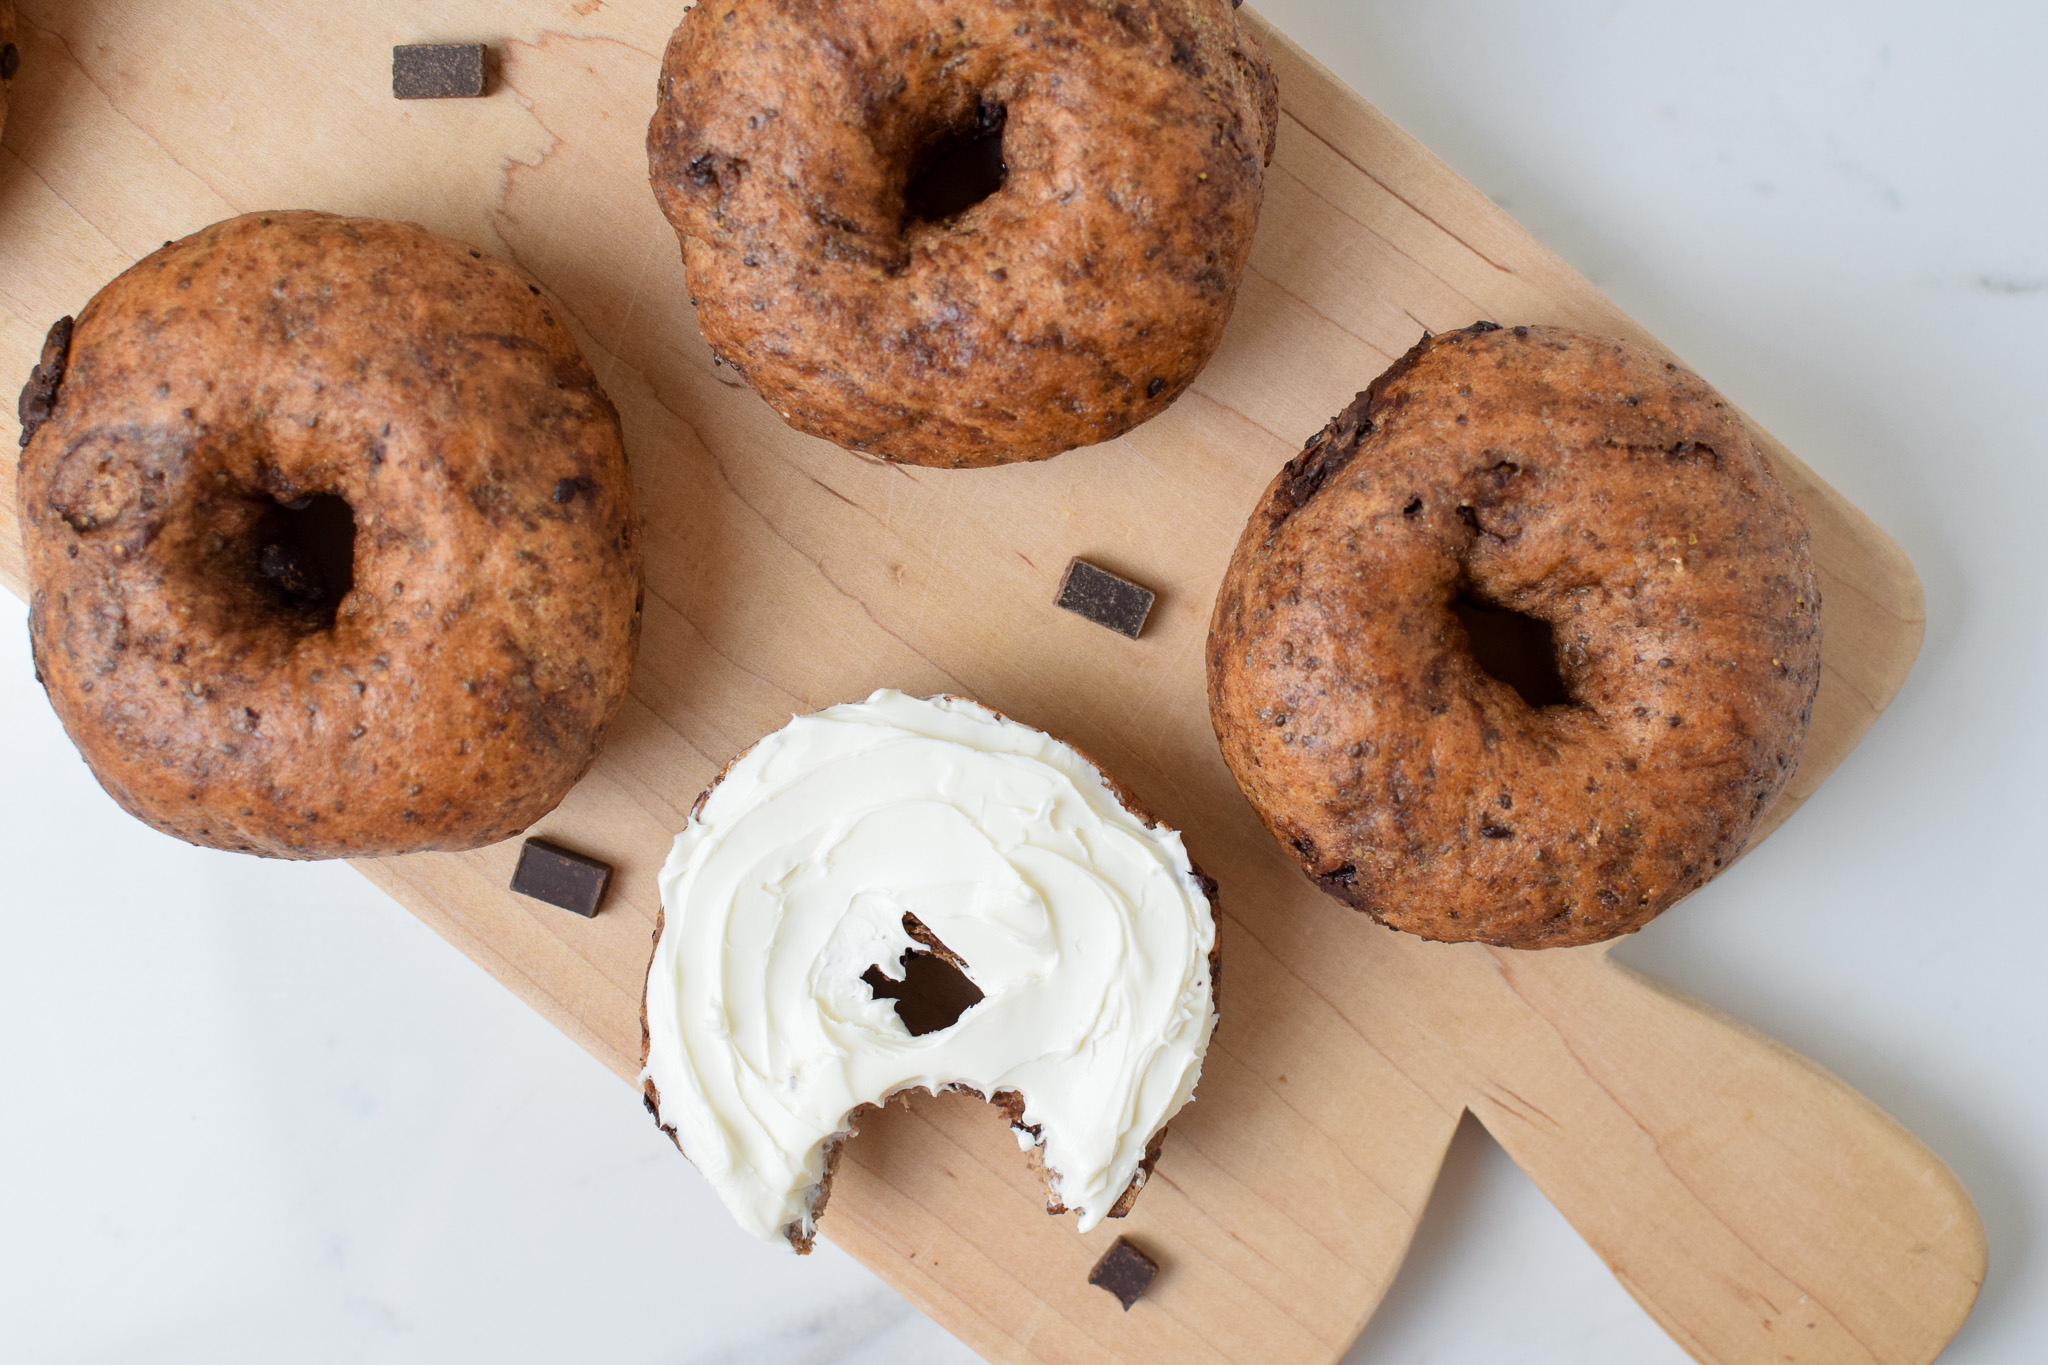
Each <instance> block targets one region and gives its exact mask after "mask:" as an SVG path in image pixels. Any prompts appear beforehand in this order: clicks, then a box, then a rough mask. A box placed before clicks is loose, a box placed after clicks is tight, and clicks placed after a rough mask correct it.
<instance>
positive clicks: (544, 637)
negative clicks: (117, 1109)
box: [19, 213, 640, 858]
mask: <svg viewBox="0 0 2048 1365" xmlns="http://www.w3.org/2000/svg"><path fill="white" fill-rule="evenodd" d="M68 321H69V320H68V319H67V322H68ZM60 330H61V329H60ZM62 340H64V338H61V337H59V336H58V335H57V334H56V333H53V335H52V346H51V348H50V349H49V350H47V351H46V353H45V357H44V364H42V365H40V366H39V367H38V371H37V378H36V379H35V380H34V381H32V383H31V385H30V391H29V392H27V393H25V394H24V396H23V414H24V418H25V421H26V419H29V418H31V417H32V416H33V415H34V412H41V413H43V414H46V420H44V421H42V422H41V424H40V425H34V426H33V434H32V436H30V438H29V439H28V440H27V442H26V449H25V450H24V452H23V454H22V465H21V480H20V494H19V498H20V514H21V522H22V530H23V540H24V548H25V550H26V552H27V560H28V576H29V587H30V594H31V597H30V609H29V634H30V640H31V643H32V645H33V647H34V653H35V660H36V667H37V672H38V674H39V676H40V677H41V679H42V681H43V684H44V686H45V688H46V689H47V690H48V692H49V696H50V701H51V703H52V705H53V706H55V708H56V710H57V714H58V716H59V717H60V718H61V719H62V720H63V722H64V727H65V729H66V730H67V731H68V732H69V733H70V735H71V737H72V740H73V741H74V742H75V743H76V744H77V745H78V748H79V752H80V753H81V754H83V755H84V757H85V760H86V762H87V763H88V764H89V765H90V766H91V767H92V770H93V772H94V774H95V775H96V776H97V777H98V778H99V780H100V782H101V784H102V785H103V786H105V787H106V789H107V791H108V792H109V793H111V794H112V795H113V797H114V799H115V800H117V801H119V802H120V803H121V805H122V806H124V807H126V808H127V809H128V810H129V811H131V812H132V813H134V814H135V815H137V816H139V817H140V818H141V819H143V820H145V821H147V822H149V823H150V824H152V825H154V826H156V827H157V828H158V829H161V830H163V831H165V832H166V833H169V834H173V835H176V836H177V837H178V838H181V839H184V840H187V841H189V842H191V843H195V844H203V845H208V846H212V847H216V848H227V849H236V850H240V851H243V852H250V853H261V854H267V855H270V856H273V857H282V858H330V857H342V856H349V857H359V856H365V855H380V854H392V853H403V852H411V851H416V850H421V849H444V850H445V849H464V848H474V847H477V846H480V845H483V844H488V843H492V842H495V841H497V840H499V839H503V838H506V837H507V836H509V835H512V834H514V833H517V832H518V831H519V830H521V829H523V828H525V827H526V826H527V825H529V824H531V823H532V822H533V821H534V820H536V819H537V818H539V817H540V816H541V815H543V814H545V813H546V812H547V811H548V810H549V809H551V808H552V807H553V806H554V805H555V804H556V802H558V801H559V800H560V799H561V798H562V796H563V795H564V794H565V793H566V792H567V791H568V789H569V787H570V786H571V785H572V784H573V783H574V782H575V780H576V778H577V777H578V776H579V775H581V774H582V773H583V771H584V770H585V769H586V768H588V767H589V765H590V762H591V760H592V758H593V757H594V756H595V754H596V752H597V746H598V742H599V738H600V736H601V735H602V734H603V732H604V729H605V725H606V723H607V722H608V721H609V719H610V718H611V715H612V713H613V711H614V710H615V709H616V708H617V706H618V704H619V702H620V700H621V698H622V697H623V696H624V693H625V689H626V679H627V674H628V671H629V669H630V668H631V664H632V657H633V650H634V644H635V641H636V639H637V635H638V629H639V610H638V595H639V587H640V557H639V550H638V547H637V544H636V538H635V537H636V533H635V529H634V522H633V512H632V498H633V490H632V485H631V482H630V478H629V475H628V472H627V468H626V461H625V453H624V449H623V446H622V444H621V440H620V432H619V422H618V416H617V414H616V413H615V412H614V411H613V409H612V406H611V404H610V402H609V401H607V400H606V398H605V395H604V393H603V391H602V390H601V389H600V388H599V387H598V384H597V380H596V378H595V377H594V376H593V375H592V374H591V371H590V368H589V366H588V365H586V364H585V363H584V360H583V357H582V355H581V353H580V352H579V351H578V350H577V347H576V343H575V341H574V339H573V338H572V337H571V336H570V335H569V333H568V331H567V330H566V329H565V328H564V327H563V326H562V325H561V323H560V322H558V321H557V320H556V318H555V316H554V313H553V310H552V307H551V305H550V304H549V303H548V301H547V300H546V299H545V298H544V297H542V296H541V293H540V290H539V288H538V286H535V285H533V284H532V283H530V282H529V281H528V280H527V278H526V277H525V276H524V275H523V274H521V273H520V272H519V271H518V270H517V269H515V268H514V267H512V266H510V265H507V264H506V263H504V262H502V261H499V260H496V259H494V258H492V257H490V256H487V255H485V254H483V253H482V252H479V251H476V250H474V249H472V248H470V247H467V246H465V245H464V244H462V243H460V242H455V241H450V240H448V239H447V238H443V237H437V236H435V235H433V234H431V233H429V232H427V231H425V230H424V229H422V228H419V227H416V226H413V225H411V224H405V223H387V222H381V221H377V220H373V219H362V218H339V217H334V216H331V215H328V214H318V213H269V214H260V215H250V216H247V217H243V218H236V219H232V220H230V221H228V222H224V223H220V224H216V225H215V226H213V227H210V228H207V229H205V230H204V231H202V232H199V233H196V234H194V235H193V236H191V237H187V238H185V239H184V240H183V241H179V242H173V243H169V244H167V245H166V246H165V247H164V248H163V249H162V250H161V251H158V252H155V253H153V254H151V255H150V256H148V257H145V258H144V259H143V260H142V261H140V262H138V263H137V264H136V265H135V266H134V267H133V268H132V269H130V270H128V271H127V272H125V273H124V274H122V275H121V276H120V277H119V278H117V279H116V280H114V281H113V283H111V284H109V285H108V286H107V287H106V288H105V289H103V290H101V291H100V293H99V294H98V295H97V296H96V297H95V298H94V299H93V300H92V302H91V303H89V304H88V305H87V306H86V308H85V310H84V311H83V312H82V313H81V314H80V315H79V317H78V320H77V325H76V327H75V329H73V330H72V331H71V333H70V335H69V337H68V346H65V345H60V344H59V343H60V342H61V341H62ZM53 366H54V368H53ZM38 404H40V406H38ZM32 410H33V411H32ZM28 424H30V425H33V424H32V423H28ZM316 493H333V494H338V495H340V496H341V497H343V498H345V499H346V500H347V501H348V503H349V504H350V505H351V507H352V509H353V511H354V515H355V525H356V533H355V550H354V587H353V590H352V591H351V592H349V593H348V595H347V596H346V597H343V598H341V599H340V601H339V604H338V606H332V605H330V607H329V610H330V611H331V612H332V617H331V621H332V623H331V625H329V624H328V621H327V618H325V617H323V616H321V615H320V614H319V613H317V612H313V613H309V611H308V610H307V609H306V608H305V607H304V606H303V605H302V604H294V603H293V602H292V601H290V600H288V599H285V598H281V597H280V596H279V595H278V594H277V593H276V591H275V590H274V587H273V585H272V584H270V583H267V582H266V581H265V580H264V578H263V577H262V575H261V573H260V572H259V570H258V568H257V560H258V558H259V553H258V545H257V544H256V541H257V538H258V537H259V535H260V534H262V533H261V532H259V529H258V528H259V526H260V525H262V524H264V518H265V517H272V518H274V517H275V516H276V515H277V513H276V510H275V509H276V506H277V503H279V502H287V501H291V500H294V499H298V498H302V497H305V496H307V495H310V494H316Z"/></svg>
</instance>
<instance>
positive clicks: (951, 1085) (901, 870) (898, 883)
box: [641, 691, 1217, 1251]
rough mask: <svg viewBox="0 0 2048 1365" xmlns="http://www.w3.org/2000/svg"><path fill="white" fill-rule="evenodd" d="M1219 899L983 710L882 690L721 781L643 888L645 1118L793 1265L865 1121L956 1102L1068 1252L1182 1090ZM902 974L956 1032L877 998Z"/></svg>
mask: <svg viewBox="0 0 2048 1365" xmlns="http://www.w3.org/2000/svg"><path fill="white" fill-rule="evenodd" d="M1213 893H1214V884H1213V883H1211V882H1209V881H1208V880H1207V879H1206V878H1204V877H1203V876H1202V875H1201V873H1200V872H1199V871H1198V870H1196V868H1195V866H1194V864H1193V863H1192V862H1191V861H1190V860H1189V857H1188V854H1187V850H1186V849H1185V847H1183V845H1182V842H1181V837H1180V835H1179V834H1178V833H1177V832H1176V831H1174V830H1172V829H1170V828H1168V827H1166V826H1165V825H1163V824H1161V823H1159V822H1158V821H1157V820H1155V819H1153V818H1152V817H1151V816H1149V815H1147V814H1146V813H1145V812H1144V811H1143V809H1142V808H1140V807H1139V806H1138V805H1137V803H1136V802H1135V801H1134V800H1133V799H1132V798H1131V797H1130V796H1129V794H1128V793H1126V792H1125V791H1124V790H1123V789H1122V788H1121V787H1119V786H1117V785H1116V784H1115V783H1114V782H1113V781H1111V780H1110V779H1109V778H1108V777H1106V776H1105V775H1104V774H1103V773H1102V772H1101V770H1100V769H1098V768H1097V767H1095V765H1094V764H1092V763H1090V762H1089V761H1088V760H1087V758H1086V757H1084V756H1083V755H1082V754H1080V753H1079V752H1078V751H1077V750H1075V749H1073V748H1072V747H1070V746H1068V745H1066V744H1062V743H1060V742H1059V741H1058V740H1055V739H1053V738H1052V737H1051V736H1049V735H1046V734H1044V733H1043V732H1041V731H1038V730H1034V729H1032V728H1031V727H1029V726H1026V725H1022V724H1019V723H1017V722H1016V721H1013V720H1009V719H1007V718H1006V717H1003V716H1001V715H999V714H997V713H996V712H993V711H990V710H988V709H987V708H986V707H983V706H980V705H978V704H976V703H974V702H971V701H967V700H965V699H964V698H960V697H933V698H930V699H929V700H920V699H918V698H914V697H907V696H904V695H903V694H902V693H900V692H893V691H881V692H877V693H875V694H874V695H873V696H870V697H869V698H868V699H867V700H866V701H863V702H856V703H849V704H846V705H841V706H834V707H830V708H828V709H826V710H824V711H821V712H818V713H816V714H814V715H808V716H799V717H797V718H796V719H794V720H792V721H791V722H790V723H789V724H788V725H786V726H784V727H783V728H782V729H780V730H777V731H776V732H775V733H773V734H771V735H769V736H767V737H766V738H764V739H762V740H761V741H760V742H759V743H757V744H755V745H754V746H753V747H752V748H750V749H749V750H747V751H746V752H745V753H744V754H742V755H740V757H738V758H736V759H735V760H733V762H732V763H731V764H729V765H728V766H727V768H726V769H725V771H724V772H722V773H720V774H719V776H718V778H717V779H716V780H715V781H714V782H713V783H712V785H711V787H710V788H708V789H707V790H706V791H705V793H704V795H703V796H702V797H700V798H699V800H698V802H697V805H696V808H695V809H694V810H693V811H692V812H691V815H690V821H689V825H688V827H687V828H685V829H684V830H683V832H682V833H681V834H679V835H678V836H677V837H676V842H675V847H674V850H673V851H672V852H671V853H670V855H669V859H668V862H667V864H666V865H665V866H664V867H663V868H662V872H661V898H662V919H661V923H660V925H659V927H658V928H657V930H656V937H655V949H654V957H653V960H652V962H651V963H650V964H649V966H648V971H647V989H646V994H645V996H644V997H643V1006H642V1015H641V1019H642V1025H643V1028H644V1030H645V1040H646V1054H645V1062H646V1065H645V1069H644V1070H643V1072H642V1073H641V1082H642V1086H643V1089H644V1093H645V1096H646V1100H647V1105H648V1108H649V1109H650V1110H652V1111H653V1112H654V1114H655V1121H656V1122H657V1123H659V1124H660V1125H661V1126H662V1128H663V1130H664V1131H665V1132H667V1133H668V1134H669V1135H670V1136H671V1137H673V1138H674V1139H675V1141H676V1144H677V1146H678V1147H680V1148H681V1149H682V1151H683V1152H684V1154H685V1155H687V1156H688V1157H689V1158H690V1160H691V1161H692V1162H693V1163H695V1165H696V1166H697V1168H698V1170H699V1171H701V1172H702V1173H703V1175H704V1177H705V1178H706V1179H707V1180H708V1181H710V1183H711V1185H712V1188H713V1189H714V1190H716V1191H717V1193H718V1195H719V1197H720V1199H721V1200H723V1201H724V1203H725V1205H726V1207H727V1208H728V1209H729V1210H730V1211H731V1212H732V1214H733V1217H734V1218H735V1219H736V1220H738V1222H739V1223H740V1225H741V1226H742V1227H745V1228H746V1229H747V1230H749V1231H750V1232H752V1233H754V1234H755V1235H756V1236H759V1237H763V1238H777V1237H781V1238H786V1239H787V1240H788V1241H789V1243H790V1244H791V1245H793V1246H794V1247H795V1248H796V1249H797V1250H798V1251H808V1250H809V1249H810V1246H811V1239H812V1235H813V1233H814V1231H815V1227H816V1223H817V1219H818V1215H819V1214H820V1212H822V1210H823V1208H824V1205H825V1201H826V1199H827V1197H828V1195H829V1194H830V1191H831V1184H832V1174H833V1168H834V1164H835V1162H836V1161H837V1157H838V1153H839V1150H840V1145H841V1143H843V1142H844V1140H845V1139H846V1138H847V1137H849V1136H851V1135H852V1133H853V1132H854V1130H855V1129H856V1128H857V1127H858V1125H859V1122H860V1116H861V1115H862V1113H864V1112H865V1111H866V1109H867V1108H868V1107H870V1106H873V1105H877V1104H880V1103H882V1102H883V1101H884V1100H886V1099H888V1098H889V1097H890V1096H891V1095H895V1094H898V1093H901V1092H903V1091H906V1090H914V1089H923V1090H929V1091H933V1092H937V1091H941V1090H961V1091H971V1092H973V1093H975V1094H978V1095H981V1096H983V1097H986V1098H987V1099H989V1100H990V1101H992V1102H993V1103H994V1104H996V1105H997V1107H999V1108H1000V1109H1002V1110H1003V1111H1004V1113H1005V1114H1006V1115H1007V1116H1008V1118H1009V1120H1010V1123H1011V1126H1012V1129H1013V1130H1014V1132H1015V1133H1016V1135H1017V1139H1018V1143H1019V1145H1020V1146H1022V1147H1023V1148H1025V1150H1026V1151H1027V1152H1029V1153H1031V1154H1032V1157H1033V1160H1034V1164H1035V1165H1036V1166H1037V1167H1038V1169H1039V1171H1040V1173H1041V1174H1042V1175H1044V1176H1045V1178H1046V1180H1047V1208H1048V1211H1049V1212H1053V1213H1063V1212H1067V1211H1069V1210H1071V1211H1073V1212H1075V1213H1077V1214H1078V1215H1079V1220H1078V1221H1079V1226H1080V1229H1081V1230H1082V1231H1086V1230H1087V1229H1088V1228H1090V1227H1092V1226H1093V1225H1094V1224H1095V1223H1096V1222H1097V1221H1098V1220H1100V1219H1102V1218H1105V1217H1110V1218H1116V1217H1121V1216H1123V1214H1124V1213H1125V1212H1126V1211H1127V1210H1128V1209H1129V1208H1130V1206H1131V1202H1132V1201H1133V1200H1134V1199H1135V1198H1136V1197H1137V1194H1138V1191H1139V1189H1140V1188H1142V1187H1143V1185H1144V1184H1145V1181H1146V1178H1147V1176H1148V1175H1149V1174H1150V1172H1151V1170H1152V1167H1153V1163H1154V1162H1155V1161H1156V1160H1157V1159H1158V1156H1159V1152H1160V1143H1161V1141H1162V1138H1163V1136H1164V1133H1165V1129H1166V1124H1167V1122H1168V1120H1170V1119H1171V1118H1172V1117H1173V1116H1174V1114H1175V1113H1177V1112H1178V1111H1179V1110H1180V1108H1181V1106H1182V1105H1184V1104H1186V1103H1187V1102H1188V1100H1189V1098H1190V1097H1191V1096H1192V1095H1193V1093H1194V1089H1195V1083H1196V1080H1197V1078H1198V1077H1199V1076H1200V1074H1201V1068H1202V1059H1203V1056H1204V1054H1205V1052H1206V1050H1207V1047H1208V1043H1209V1037H1210V1032H1211V1030H1212V1028H1213V1027H1214V1025H1215V1018H1216V1011H1215V1004H1214V991H1215V954H1216V951H1217V936H1216V916H1215V911H1214V908H1213V905H1212V900H1211V897H1212V895H1213ZM917 955H926V956H927V957H937V958H940V959H942V960H944V961H945V962H949V963H951V964H952V965H953V967H955V968H957V969H958V972H959V973H960V974H962V975H963V977H964V980H962V981H961V982H960V985H961V986H963V987H965V989H963V990H962V991H961V992H960V995H959V997H958V998H956V999H955V1001H954V1006H955V1007H954V1008H953V1009H952V1010H950V1011H947V1012H944V1013H941V1012H938V1011H931V1010H912V1009H909V1008H906V1009H904V1010H903V1012H902V1014H901V1017H899V1013H898V1010H897V1009H895V1008H892V1007H891V1005H890V1004H889V1001H888V999H886V998H884V997H885V996H890V995H897V996H906V997H908V998H907V999H906V1000H905V1005H906V1006H908V1005H912V1004H917V1003H926V1004H928V1003H929V1002H923V1001H919V1000H918V992H917V991H916V989H915V988H914V987H913V986H912V985H911V982H912V980H913V979H914V978H915V977H916V975H917V972H918V969H917V967H916V966H915V965H914V962H915V958H916V956H917ZM899 964H900V965H899ZM892 982H898V983H902V984H901V985H900V986H894V987H892V986H891V983H892ZM963 1007H964V1008H963ZM919 1015H924V1016H925V1017H924V1019H923V1022H922V1023H921V1024H918V1025H913V1024H912V1023H911V1020H912V1019H913V1018H915V1017H918V1016H919ZM933 1016H936V1017H933Z"/></svg>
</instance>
